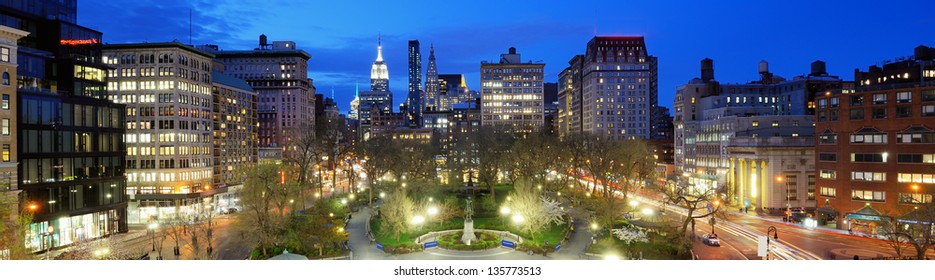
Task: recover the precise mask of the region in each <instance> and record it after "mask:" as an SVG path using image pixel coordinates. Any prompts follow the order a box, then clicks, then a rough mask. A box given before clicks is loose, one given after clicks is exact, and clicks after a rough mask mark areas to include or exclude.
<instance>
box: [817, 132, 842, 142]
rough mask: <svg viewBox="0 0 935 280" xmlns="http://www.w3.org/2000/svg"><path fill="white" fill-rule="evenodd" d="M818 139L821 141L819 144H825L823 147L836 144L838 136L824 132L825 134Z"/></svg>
mask: <svg viewBox="0 0 935 280" xmlns="http://www.w3.org/2000/svg"><path fill="white" fill-rule="evenodd" d="M819 139H820V140H821V144H825V145H829V144H837V143H838V135H836V134H834V133H827V132H826V133H824V134H822V135H821V136H819Z"/></svg>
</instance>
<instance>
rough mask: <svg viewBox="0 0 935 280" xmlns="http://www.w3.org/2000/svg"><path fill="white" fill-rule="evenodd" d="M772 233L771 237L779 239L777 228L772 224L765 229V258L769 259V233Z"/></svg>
mask: <svg viewBox="0 0 935 280" xmlns="http://www.w3.org/2000/svg"><path fill="white" fill-rule="evenodd" d="M770 233H772V234H773V239H776V240H779V230H778V229H776V227H774V226H769V228H767V229H766V259H767V260H769V234H770Z"/></svg>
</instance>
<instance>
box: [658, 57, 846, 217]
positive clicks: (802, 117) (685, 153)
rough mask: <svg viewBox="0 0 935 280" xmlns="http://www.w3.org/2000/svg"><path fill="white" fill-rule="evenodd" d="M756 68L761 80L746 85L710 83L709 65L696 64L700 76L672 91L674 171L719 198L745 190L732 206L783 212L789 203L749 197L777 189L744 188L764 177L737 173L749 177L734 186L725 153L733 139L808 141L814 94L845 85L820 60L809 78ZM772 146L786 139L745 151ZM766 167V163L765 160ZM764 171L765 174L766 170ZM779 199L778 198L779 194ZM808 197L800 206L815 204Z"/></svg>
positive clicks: (799, 186)
mask: <svg viewBox="0 0 935 280" xmlns="http://www.w3.org/2000/svg"><path fill="white" fill-rule="evenodd" d="M759 66H760V67H759V68H760V69H759V72H760V76H761V79H760V80H758V81H752V82H749V83H745V84H727V83H720V82H718V81H716V80H715V79H714V61H713V60H711V59H705V60H702V62H701V78H695V79H692V80H691V81H689V83H688V84H685V85H683V86H680V87H678V88H677V89H676V99H675V104H674V105H675V106H674V107H675V116H674V118H675V119H674V124H675V135H674V138H675V152H674V155H675V166H676V170H677V172H680V173H683V174H687V175H689V178H687V180H688V181H689V182H690V183H692V184H695V185H697V186H705V187H711V188H717V189H718V191H719V192H721V193H724V194H736V193H739V192H744V195H742V196H741V195H729V196H727V197H726V198H727V199H728V200H729V201H728V202H729V203H731V204H734V205H738V206H749V207H752V208H756V209H767V210H776V209H780V208H786V207H787V205H786V204H790V203H776V201H773V200H769V199H765V200H763V199H762V197H759V198H757V197H753V195H754V194H757V195H762V194H764V191H765V193H766V195H769V193H774V192H776V190H773V189H762V190H759V192H758V193H755V191H756V190H757V185H753V186H751V185H748V184H746V183H747V182H751V180H752V176H761V177H759V178H758V180H760V181H762V180H764V178H763V177H762V176H764V175H763V174H759V173H757V172H741V173H743V174H747V173H749V174H751V175H750V176H751V178H743V179H742V180H743V181H742V182H743V184H737V183H738V182H741V180H739V179H738V180H737V181H736V182H734V181H731V180H729V178H728V177H729V173H730V172H731V171H729V169H730V167H731V164H730V158H731V157H732V155H731V152H730V151H731V149H732V148H734V147H733V146H732V145H735V144H739V143H740V142H737V141H733V139H735V138H744V137H746V138H751V139H762V138H773V137H790V138H803V139H810V138H809V137H811V136H814V135H815V127H814V125H815V124H814V123H815V115H814V113H815V109H814V108H815V103H814V98H815V96H816V95H817V94H819V93H824V92H825V91H827V90H832V89H837V88H841V86H842V84H844V82H842V81H841V80H840V79H839V78H838V77H836V76H830V75H828V74H827V73H826V72H825V67H824V62H821V61H816V62H814V63H812V69H811V72H810V73H809V74H807V75H801V76H797V77H794V78H793V79H792V80H786V79H784V78H781V77H778V76H774V75H773V74H772V73H770V72H769V68H768V65H767V64H766V62H761V63H760V65H759ZM750 141H752V140H750ZM800 141H807V140H800ZM771 143H776V145H778V147H786V143H789V141H779V142H769V141H767V142H758V144H756V145H755V146H753V147H744V148H745V149H749V148H755V149H766V150H771V149H775V148H777V147H773V146H770V144H771ZM812 147H814V143H812ZM741 150H743V149H739V150H737V153H740V151H741ZM763 152H765V151H763ZM757 154H762V153H761V152H757ZM756 163H757V164H756V167H757V168H763V161H762V159H761V160H760V161H758V162H756ZM744 164H745V165H744V167H745V168H752V167H754V165H753V164H751V163H749V162H745V163H744ZM766 164H767V165H768V164H769V163H768V161H767V163H766ZM787 167H788V166H787ZM777 168H778V166H777ZM796 168H799V166H798V165H797V166H796ZM743 170H746V169H743ZM743 170H742V171H743ZM765 170H766V171H768V172H767V173H769V172H770V171H769V169H768V168H766V169H765ZM776 170H780V169H776ZM778 172H785V170H784V169H783V171H775V172H774V173H775V174H779V173H778ZM766 175H769V174H766ZM773 177H775V176H773ZM799 177H803V178H807V177H808V175H804V176H800V175H797V176H796V178H799ZM773 179H775V178H773ZM732 182H733V183H732ZM771 185H772V186H775V184H766V183H765V182H760V183H759V185H758V186H761V187H769V186H771ZM807 185H808V184H796V188H795V191H796V193H806V194H807V193H808V192H809V191H808V186H807ZM783 186H785V185H783ZM803 186H804V188H803ZM813 192H814V191H813ZM779 197H783V196H782V195H781V194H780V195H779ZM808 197H809V196H807V195H806V196H805V199H806V200H804V202H805V204H806V205H814V196H811V197H812V199H813V201H811V202H809V201H808ZM790 201H791V199H790ZM793 207H795V206H793ZM803 207H814V206H803Z"/></svg>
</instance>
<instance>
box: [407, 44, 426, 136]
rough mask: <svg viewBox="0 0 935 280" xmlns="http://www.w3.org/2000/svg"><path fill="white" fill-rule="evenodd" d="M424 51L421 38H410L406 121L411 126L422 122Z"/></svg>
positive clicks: (416, 125) (419, 124)
mask: <svg viewBox="0 0 935 280" xmlns="http://www.w3.org/2000/svg"><path fill="white" fill-rule="evenodd" d="M424 107H425V106H424V105H423V101H422V52H421V51H420V50H419V40H409V96H408V97H407V98H406V122H407V123H408V124H409V127H419V126H421V124H422V110H423V109H424Z"/></svg>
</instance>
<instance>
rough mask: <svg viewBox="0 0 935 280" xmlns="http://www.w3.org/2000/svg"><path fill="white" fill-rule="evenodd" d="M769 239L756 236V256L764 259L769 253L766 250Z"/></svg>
mask: <svg viewBox="0 0 935 280" xmlns="http://www.w3.org/2000/svg"><path fill="white" fill-rule="evenodd" d="M768 238H769V237H766V236H757V238H756V256H757V257H765V256H766V254H768V253H769V250H767V247H766V246H767V242H769V239H768Z"/></svg>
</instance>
